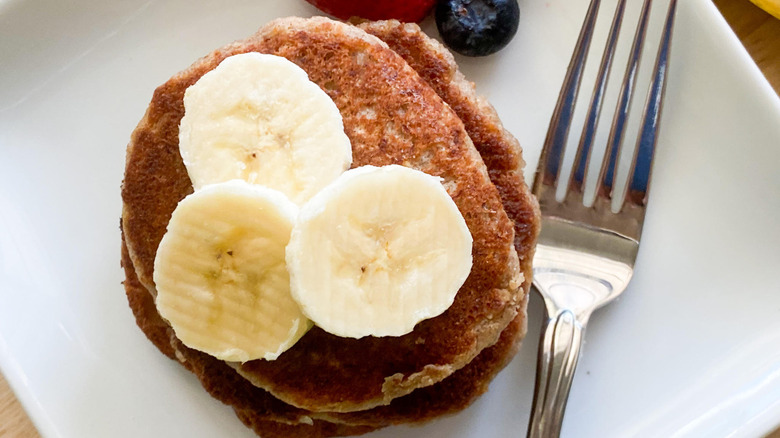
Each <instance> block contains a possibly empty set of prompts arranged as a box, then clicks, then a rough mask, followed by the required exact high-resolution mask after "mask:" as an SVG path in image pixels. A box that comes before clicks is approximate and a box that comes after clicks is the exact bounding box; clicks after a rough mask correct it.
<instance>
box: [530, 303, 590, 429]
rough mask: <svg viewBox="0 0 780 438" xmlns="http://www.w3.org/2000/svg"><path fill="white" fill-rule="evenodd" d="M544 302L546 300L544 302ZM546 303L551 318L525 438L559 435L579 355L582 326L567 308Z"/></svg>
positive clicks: (543, 340)
mask: <svg viewBox="0 0 780 438" xmlns="http://www.w3.org/2000/svg"><path fill="white" fill-rule="evenodd" d="M545 301H547V300H545ZM547 304H548V315H551V316H550V317H549V318H548V319H547V321H545V323H544V327H542V335H541V340H540V342H539V356H538V357H539V359H538V363H537V371H536V388H535V389H534V403H533V408H532V410H531V411H532V414H531V421H530V423H529V424H528V438H556V437H558V436H560V434H561V423H562V422H563V411H564V410H565V409H566V400H567V399H568V397H569V389H570V388H571V382H572V379H573V378H574V370H575V369H576V368H577V359H578V358H579V356H580V345H582V332H583V331H584V329H585V327H584V324H583V323H581V322H580V321H578V320H577V317H576V315H575V314H574V312H572V311H571V310H569V309H557V308H556V306H555V305H553V304H551V303H547Z"/></svg>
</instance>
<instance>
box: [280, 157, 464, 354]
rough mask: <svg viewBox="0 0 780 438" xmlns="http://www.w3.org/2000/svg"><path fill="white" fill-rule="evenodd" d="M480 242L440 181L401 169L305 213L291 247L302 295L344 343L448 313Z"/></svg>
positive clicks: (343, 187)
mask: <svg viewBox="0 0 780 438" xmlns="http://www.w3.org/2000/svg"><path fill="white" fill-rule="evenodd" d="M471 247H472V239H471V234H470V233H469V231H468V228H467V226H466V223H465V220H464V219H463V217H462V216H461V214H460V212H459V211H458V209H457V206H456V205H455V203H454V202H453V201H452V199H451V198H450V197H449V195H448V194H447V192H446V191H445V190H444V188H443V187H442V185H441V183H440V182H439V180H438V179H437V178H434V177H432V176H430V175H426V174H424V173H422V172H419V171H416V170H412V169H408V168H405V167H401V166H386V167H382V168H377V167H373V166H364V167H360V168H357V169H352V170H349V171H347V172H345V173H344V174H343V175H342V176H341V177H339V178H338V179H337V180H336V181H335V182H333V183H332V184H331V185H329V186H328V187H326V188H325V189H324V190H323V191H321V192H320V193H318V194H317V195H315V196H314V197H313V198H312V199H311V201H309V202H308V203H307V204H306V205H304V206H303V208H302V209H301V212H300V215H299V217H298V221H297V222H296V225H295V227H294V229H293V232H292V236H291V238H290V243H289V245H288V246H287V266H288V270H289V272H290V277H291V291H292V294H293V297H294V299H295V300H296V301H298V303H299V304H300V305H301V307H302V309H303V312H304V314H306V315H307V316H308V317H309V318H310V319H312V320H313V321H314V322H315V324H317V325H318V326H319V327H321V328H323V329H324V330H326V331H328V332H330V333H333V334H335V335H338V336H345V337H354V338H360V337H363V336H400V335H403V334H406V333H409V332H410V331H412V330H413V328H414V326H415V325H416V324H417V323H418V322H420V321H422V320H424V319H427V318H431V317H434V316H437V315H439V314H441V313H442V312H444V311H445V310H446V309H447V308H448V307H449V306H450V305H451V304H452V302H453V300H454V298H455V294H456V293H457V291H458V290H459V289H460V287H461V286H462V285H463V283H464V282H465V280H466V278H467V277H468V274H469V272H470V271H471V263H472V259H471Z"/></svg>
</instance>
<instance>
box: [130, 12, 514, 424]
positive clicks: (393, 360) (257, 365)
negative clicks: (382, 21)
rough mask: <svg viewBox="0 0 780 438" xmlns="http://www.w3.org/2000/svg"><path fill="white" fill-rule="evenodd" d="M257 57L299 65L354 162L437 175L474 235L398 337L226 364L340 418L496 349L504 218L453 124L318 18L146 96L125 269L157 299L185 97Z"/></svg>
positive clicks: (419, 88) (502, 299)
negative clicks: (439, 301)
mask: <svg viewBox="0 0 780 438" xmlns="http://www.w3.org/2000/svg"><path fill="white" fill-rule="evenodd" d="M248 51H257V52H261V53H271V54H276V55H280V56H284V57H286V58H287V59H289V60H291V61H293V62H295V63H296V64H298V65H299V66H300V67H302V68H303V69H304V70H305V71H306V72H307V73H308V74H309V77H310V79H311V80H313V81H314V82H315V83H317V84H318V85H320V87H321V88H322V89H323V90H324V91H325V92H326V93H328V95H329V96H330V97H331V98H332V99H333V100H334V102H335V103H336V106H337V107H338V108H339V110H340V111H341V113H342V116H343V118H344V126H345V131H346V133H347V135H348V136H349V137H350V140H351V141H352V145H353V159H354V162H353V166H355V167H357V166H361V165H365V164H373V165H379V166H381V165H386V164H401V165H405V166H408V167H413V168H416V169H418V170H422V171H424V172H426V173H429V174H432V175H436V176H440V177H442V178H443V180H444V185H445V187H446V188H447V190H448V193H449V194H450V195H451V196H452V198H453V200H454V201H455V203H456V205H457V206H458V208H459V210H460V211H461V213H462V214H463V216H464V218H465V219H466V222H467V225H468V226H469V230H470V231H471V233H472V236H473V237H474V249H473V257H474V265H473V268H472V272H471V275H470V276H469V278H468V279H467V280H466V283H465V284H464V285H463V287H462V288H461V289H460V291H459V292H458V294H457V296H456V298H455V302H454V303H453V305H452V306H451V307H450V308H449V309H448V310H447V311H446V312H444V313H443V314H442V315H440V316H438V317H436V318H432V319H429V320H426V321H423V322H422V323H420V324H418V325H417V327H415V330H414V331H413V332H412V333H410V334H408V335H405V336H402V337H392V338H391V337H386V338H375V337H367V338H362V339H358V340H355V339H344V338H339V337H336V336H333V335H330V334H328V333H326V332H324V331H322V330H320V329H318V328H316V327H315V328H314V329H312V330H311V331H310V332H309V333H307V334H306V335H305V336H304V337H303V338H302V339H301V340H300V341H299V342H298V343H297V344H296V345H295V346H293V347H292V348H291V349H290V350H288V351H287V352H285V353H283V354H282V355H281V356H280V357H279V359H277V360H275V361H264V360H256V361H251V362H247V363H245V364H240V365H239V364H236V367H237V368H238V370H239V372H240V373H241V374H242V375H243V376H244V377H245V378H247V379H248V380H250V381H251V382H252V383H254V384H255V385H256V386H258V387H261V388H264V389H266V390H268V391H270V392H271V393H272V394H273V395H274V396H275V397H277V398H278V399H280V400H282V401H284V402H285V403H287V404H291V405H294V406H297V407H300V408H305V409H307V410H311V411H319V412H348V411H355V410H363V409H369V408H372V407H374V406H378V405H384V404H388V403H390V401H392V400H393V399H394V398H396V397H400V396H403V395H405V394H408V393H410V392H411V391H413V390H414V389H416V388H420V387H425V386H429V385H432V384H434V383H436V382H438V381H440V380H442V379H444V378H446V377H447V376H449V375H451V374H452V373H453V372H455V371H456V370H457V369H459V368H461V367H463V366H465V365H466V364H467V363H468V362H470V361H471V360H472V359H473V358H474V357H475V356H476V355H477V354H478V353H479V352H480V351H482V349H484V348H485V347H487V346H489V345H492V344H494V343H495V342H496V341H497V339H498V336H499V334H500V333H501V331H502V330H503V329H504V328H505V327H507V325H508V324H509V322H510V321H511V320H513V319H514V318H515V316H516V315H517V314H518V311H519V309H520V307H521V306H522V303H523V302H524V301H523V297H524V296H525V290H524V288H521V287H520V286H521V284H522V283H523V280H524V279H523V276H522V274H521V272H520V268H519V260H518V258H517V254H516V252H515V250H514V245H513V241H514V228H515V224H513V222H512V221H510V220H509V218H508V216H507V215H506V212H505V211H504V208H503V206H502V203H501V198H500V195H499V192H498V190H497V189H496V187H495V185H494V184H493V183H492V182H491V180H490V177H489V175H488V172H487V169H486V168H485V165H484V163H483V161H482V159H481V158H480V155H479V154H478V152H477V151H476V149H474V146H473V144H472V142H471V139H470V138H469V136H468V135H467V134H466V131H465V128H464V126H463V123H462V122H461V119H460V118H459V117H458V116H457V115H456V114H455V113H454V112H453V111H452V110H451V109H450V107H449V106H448V105H447V104H446V103H444V102H443V101H442V100H441V98H440V97H439V96H438V95H437V94H436V92H434V91H433V89H431V87H430V86H429V85H428V84H426V83H425V81H424V80H423V79H421V78H420V76H419V75H418V74H417V73H416V72H415V71H414V70H413V69H412V68H411V67H410V66H409V65H408V64H407V62H406V61H404V60H403V58H401V57H400V56H399V55H398V54H396V53H395V52H393V51H392V50H390V49H389V48H388V46H387V45H386V44H385V43H383V42H382V41H381V40H379V39H378V38H376V37H374V36H371V35H368V34H367V33H365V32H364V31H361V30H360V29H357V28H355V27H353V26H350V25H346V24H343V23H338V22H334V21H332V20H328V19H324V18H313V19H299V18H289V19H281V20H276V21H274V22H272V23H269V24H268V25H267V26H265V27H264V28H263V29H261V30H260V32H258V33H257V34H255V35H254V36H252V37H250V38H248V39H246V40H243V41H239V42H236V43H233V44H230V45H228V46H226V47H224V48H222V49H218V50H217V51H215V52H213V53H212V54H210V55H208V56H206V57H204V58H202V59H201V60H199V61H197V62H196V63H195V64H193V65H192V66H191V67H190V68H188V69H187V70H185V71H183V72H182V73H180V74H178V75H176V76H174V77H173V78H171V79H170V80H169V81H168V82H166V83H165V84H163V85H162V86H160V87H159V88H158V89H157V90H156V91H155V93H154V96H153V99H152V102H151V103H150V105H149V108H148V109H147V112H146V115H145V116H144V118H143V119H142V120H141V122H140V123H139V125H138V127H137V128H136V130H135V131H134V133H133V135H132V138H131V142H130V144H129V146H128V154H127V166H126V171H125V180H124V183H123V188H122V198H123V201H124V208H123V222H122V224H123V230H124V233H125V238H126V242H127V246H128V250H129V255H130V258H131V259H132V265H133V267H134V269H135V270H136V272H137V273H138V278H139V280H140V282H141V284H143V285H144V286H146V288H147V289H148V290H149V291H150V292H151V293H154V285H153V281H152V267H153V262H154V255H155V252H156V248H157V245H158V244H159V241H160V239H161V238H162V235H163V234H164V232H165V227H166V225H167V222H168V219H169V218H170V214H171V212H172V211H173V209H174V208H175V207H176V204H177V203H178V202H179V200H181V199H182V198H183V197H184V196H186V195H187V194H189V193H191V191H192V186H191V183H190V181H189V178H188V177H187V173H186V169H185V168H184V165H183V163H182V161H181V157H180V155H179V153H178V124H179V121H180V120H181V117H182V115H183V111H184V109H183V104H182V96H183V93H184V91H185V90H186V88H187V87H188V86H189V85H191V84H193V83H194V82H195V81H197V79H199V78H200V76H202V75H203V74H205V73H206V72H207V71H209V70H211V69H213V68H214V67H216V65H217V64H218V63H219V62H220V61H221V60H222V59H224V58H225V57H227V56H230V55H233V54H238V53H244V52H248Z"/></svg>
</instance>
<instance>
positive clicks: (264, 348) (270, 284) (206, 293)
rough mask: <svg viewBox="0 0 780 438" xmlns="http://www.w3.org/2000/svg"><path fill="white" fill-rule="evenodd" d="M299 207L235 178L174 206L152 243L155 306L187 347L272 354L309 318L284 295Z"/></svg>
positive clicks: (245, 355)
mask: <svg viewBox="0 0 780 438" xmlns="http://www.w3.org/2000/svg"><path fill="white" fill-rule="evenodd" d="M297 212H298V208H297V207H296V206H295V204H293V203H292V202H291V201H289V200H288V199H287V198H286V197H285V196H284V195H283V194H281V193H279V192H277V191H275V190H272V189H269V188H265V187H261V186H256V185H252V184H249V183H246V182H244V181H240V180H233V181H228V182H224V183H219V184H213V185H208V186H204V187H203V188H201V189H200V190H198V191H196V192H195V193H193V194H191V195H189V196H187V197H186V198H184V199H183V200H182V201H181V202H180V203H179V205H178V206H177V207H176V210H174V212H173V215H172V216H171V220H170V222H169V224H168V230H167V232H166V233H165V235H164V236H163V239H162V241H161V242H160V246H159V247H158V249H157V257H156V258H155V262H154V282H155V285H156V287H157V299H156V304H157V310H158V311H159V312H160V315H162V317H163V318H165V319H166V320H168V322H170V324H171V327H173V329H174V331H175V332H176V336H177V337H178V338H179V339H181V341H182V342H184V344H186V345H187V346H189V347H190V348H194V349H196V350H200V351H203V352H206V353H208V354H211V355H212V356H214V357H217V358H219V359H222V360H227V361H238V362H245V361H248V360H252V359H260V358H262V359H269V360H272V359H276V358H277V357H278V356H279V355H280V354H281V353H282V352H284V351H285V350H287V349H288V348H290V347H291V346H292V345H293V344H294V343H295V342H296V341H297V340H298V339H300V337H301V336H303V335H304V334H305V333H306V331H308V330H309V328H311V322H310V321H309V320H308V319H307V318H306V317H305V316H304V315H303V313H301V310H300V307H299V306H298V304H297V303H296V302H295V301H294V300H293V299H292V297H291V295H290V281H289V278H290V277H289V275H288V273H287V268H286V266H285V247H286V245H287V243H288V240H289V237H290V232H291V230H292V227H293V223H294V221H295V217H296V215H297Z"/></svg>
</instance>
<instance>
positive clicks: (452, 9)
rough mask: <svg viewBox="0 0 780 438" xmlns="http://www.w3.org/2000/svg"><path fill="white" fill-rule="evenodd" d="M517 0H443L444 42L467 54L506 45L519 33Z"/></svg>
mask: <svg viewBox="0 0 780 438" xmlns="http://www.w3.org/2000/svg"><path fill="white" fill-rule="evenodd" d="M519 22H520V8H519V7H518V6H517V0H440V1H439V3H438V4H437V5H436V27H437V28H439V34H440V35H441V38H442V39H443V40H444V43H445V44H447V46H449V48H451V49H452V50H454V51H456V52H458V53H460V54H462V55H466V56H486V55H490V54H491V53H495V52H497V51H499V50H501V49H502V48H504V46H506V45H507V44H508V43H509V41H510V40H511V39H512V37H514V36H515V33H517V25H518V23H519Z"/></svg>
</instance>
